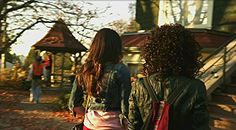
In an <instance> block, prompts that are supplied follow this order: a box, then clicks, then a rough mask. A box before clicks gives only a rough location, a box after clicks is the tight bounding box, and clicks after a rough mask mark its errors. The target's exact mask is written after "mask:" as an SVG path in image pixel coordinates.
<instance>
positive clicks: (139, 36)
mask: <svg viewBox="0 0 236 130" xmlns="http://www.w3.org/2000/svg"><path fill="white" fill-rule="evenodd" d="M190 31H191V32H192V33H193V35H194V37H195V40H196V41H197V42H198V43H199V44H200V46H201V47H202V48H218V47H220V46H221V45H223V44H227V43H228V42H230V41H231V40H233V39H234V38H235V37H234V35H233V34H231V33H226V32H219V31H214V30H209V29H190ZM149 35H150V32H145V33H127V34H123V35H122V36H121V39H122V43H123V46H124V47H140V48H141V47H142V46H143V45H145V44H146V43H147V41H148V36H149Z"/></svg>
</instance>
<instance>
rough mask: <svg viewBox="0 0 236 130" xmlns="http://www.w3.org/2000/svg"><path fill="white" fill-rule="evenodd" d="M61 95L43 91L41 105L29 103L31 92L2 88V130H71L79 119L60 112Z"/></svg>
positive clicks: (0, 111) (0, 117)
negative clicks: (59, 101) (57, 103)
mask: <svg viewBox="0 0 236 130" xmlns="http://www.w3.org/2000/svg"><path fill="white" fill-rule="evenodd" d="M59 96H60V94H59V93H58V91H57V92H54V91H53V90H51V91H47V89H44V90H43V93H42V96H41V101H40V103H39V104H33V103H30V102H29V91H25V90H20V89H14V88H11V87H2V86H1V87H0V129H1V130H70V128H71V127H72V126H73V125H75V124H76V123H77V122H78V121H79V119H77V118H74V117H72V116H71V115H70V114H69V112H68V111H66V110H60V109H59V107H58V106H57V105H56V101H57V99H58V97H59Z"/></svg>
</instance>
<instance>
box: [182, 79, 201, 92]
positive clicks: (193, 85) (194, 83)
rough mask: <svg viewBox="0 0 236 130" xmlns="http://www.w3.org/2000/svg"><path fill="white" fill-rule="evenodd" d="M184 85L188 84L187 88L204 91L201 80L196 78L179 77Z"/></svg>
mask: <svg viewBox="0 0 236 130" xmlns="http://www.w3.org/2000/svg"><path fill="white" fill-rule="evenodd" d="M181 79H182V80H183V81H184V83H185V84H186V85H189V89H190V90H192V91H205V90H206V86H205V84H204V82H203V81H201V80H200V79H197V78H187V77H182V78H181Z"/></svg>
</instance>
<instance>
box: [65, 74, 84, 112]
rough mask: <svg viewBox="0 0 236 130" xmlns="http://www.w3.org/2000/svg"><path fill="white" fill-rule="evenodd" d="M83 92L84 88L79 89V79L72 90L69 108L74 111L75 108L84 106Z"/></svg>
mask: <svg viewBox="0 0 236 130" xmlns="http://www.w3.org/2000/svg"><path fill="white" fill-rule="evenodd" d="M83 101H84V99H83V90H82V87H78V83H77V78H76V79H75V80H74V82H73V87H72V90H71V94H70V98H69V103H68V108H69V110H71V111H73V108H74V107H77V106H82V104H83Z"/></svg>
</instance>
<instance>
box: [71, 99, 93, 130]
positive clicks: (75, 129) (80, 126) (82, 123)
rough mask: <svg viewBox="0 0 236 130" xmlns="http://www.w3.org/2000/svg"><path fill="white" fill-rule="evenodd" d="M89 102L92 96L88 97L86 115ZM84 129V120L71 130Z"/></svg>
mask: <svg viewBox="0 0 236 130" xmlns="http://www.w3.org/2000/svg"><path fill="white" fill-rule="evenodd" d="M89 100H90V95H88V97H87V103H86V106H85V112H84V113H85V114H86V112H87V109H88V104H89ZM83 127H84V119H83V121H82V122H80V123H78V124H76V125H74V126H73V127H72V128H71V130H83Z"/></svg>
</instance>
